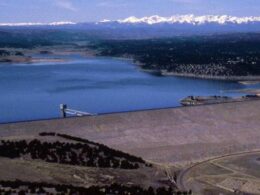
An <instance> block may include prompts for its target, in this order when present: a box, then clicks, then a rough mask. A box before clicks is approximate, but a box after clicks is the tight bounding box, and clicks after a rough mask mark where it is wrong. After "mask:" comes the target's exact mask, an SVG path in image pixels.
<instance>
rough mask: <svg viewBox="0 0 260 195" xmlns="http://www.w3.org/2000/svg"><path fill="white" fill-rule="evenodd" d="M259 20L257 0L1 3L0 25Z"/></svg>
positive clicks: (26, 0)
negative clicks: (183, 17) (156, 18)
mask: <svg viewBox="0 0 260 195" xmlns="http://www.w3.org/2000/svg"><path fill="white" fill-rule="evenodd" d="M176 14H195V15H205V14H214V15H215V14H218V15H222V14H227V15H233V16H259V15H260V0H0V22H1V23H3V22H8V23H15V22H55V21H72V22H90V21H100V20H102V19H111V20H114V19H122V18H126V17H129V16H137V17H143V16H151V15H160V16H171V15H176Z"/></svg>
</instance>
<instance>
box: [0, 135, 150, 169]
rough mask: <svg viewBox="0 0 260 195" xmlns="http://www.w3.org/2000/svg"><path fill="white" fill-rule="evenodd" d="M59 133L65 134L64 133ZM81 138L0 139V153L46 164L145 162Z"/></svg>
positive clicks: (134, 165) (125, 166)
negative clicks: (47, 139) (78, 140)
mask: <svg viewBox="0 0 260 195" xmlns="http://www.w3.org/2000/svg"><path fill="white" fill-rule="evenodd" d="M60 136H61V137H65V138H68V137H69V136H67V135H60ZM73 139H74V140H75V139H80V138H73ZM82 141H83V140H82ZM84 141H85V143H65V142H64V143H62V142H59V141H56V142H52V143H51V142H41V141H40V140H37V139H34V140H31V141H25V140H21V141H1V144H0V156H3V157H8V158H19V157H22V156H25V155H29V156H30V157H31V158H32V159H40V160H44V161H46V162H50V163H61V164H70V165H80V166H89V167H102V168H121V169H137V168H139V167H140V166H145V165H146V164H145V162H144V161H143V160H142V159H141V158H138V157H134V156H132V155H129V154H126V153H122V152H120V151H116V150H113V149H110V148H108V147H106V146H104V145H101V144H96V143H94V142H90V141H87V140H84ZM147 166H148V165H147Z"/></svg>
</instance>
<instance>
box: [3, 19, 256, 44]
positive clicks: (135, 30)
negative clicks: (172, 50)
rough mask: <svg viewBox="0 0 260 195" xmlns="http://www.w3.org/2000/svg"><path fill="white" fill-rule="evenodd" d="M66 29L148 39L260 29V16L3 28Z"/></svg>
mask: <svg viewBox="0 0 260 195" xmlns="http://www.w3.org/2000/svg"><path fill="white" fill-rule="evenodd" d="M10 29H11V30H12V29H16V30H20V29H22V30H24V29H27V30H38V29H40V30H66V31H68V30H69V31H74V32H83V33H85V34H87V35H88V36H89V35H90V36H92V37H98V38H105V39H108V38H109V39H144V38H165V37H172V36H190V35H209V34H223V33H224V34H226V33H260V17H258V16H247V17H236V16H227V15H204V16H194V15H177V16H171V17H161V16H150V17H143V18H137V17H134V16H132V17H129V18H126V19H120V20H103V21H100V22H86V23H83V22H81V23H74V22H53V23H0V30H2V31H3V30H10Z"/></svg>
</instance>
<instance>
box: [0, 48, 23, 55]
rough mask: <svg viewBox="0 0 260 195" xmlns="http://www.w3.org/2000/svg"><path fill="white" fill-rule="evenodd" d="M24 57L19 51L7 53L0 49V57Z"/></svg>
mask: <svg viewBox="0 0 260 195" xmlns="http://www.w3.org/2000/svg"><path fill="white" fill-rule="evenodd" d="M11 55H14V56H24V54H23V53H22V52H20V51H7V50H4V49H0V57H6V56H11Z"/></svg>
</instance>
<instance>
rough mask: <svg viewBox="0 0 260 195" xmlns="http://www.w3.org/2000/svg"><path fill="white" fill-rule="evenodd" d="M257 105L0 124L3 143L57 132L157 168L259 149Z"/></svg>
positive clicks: (248, 102) (137, 112)
mask: <svg viewBox="0 0 260 195" xmlns="http://www.w3.org/2000/svg"><path fill="white" fill-rule="evenodd" d="M259 108H260V101H259V100H255V101H245V102H232V103H223V104H214V105H203V106H194V107H180V108H169V109H157V110H146V111H136V112H125V113H114V114H104V115H98V116H86V117H75V118H67V119H53V120H41V121H31V122H19V123H9V124H2V125H0V136H1V138H2V139H9V140H11V139H21V138H23V137H27V138H28V137H29V138H35V137H37V136H38V134H39V133H40V132H59V133H66V134H70V135H73V136H77V137H82V138H86V139H89V140H93V141H95V142H99V143H103V144H105V145H108V146H110V147H112V148H115V149H118V150H122V151H124V152H128V153H131V154H134V155H137V156H140V157H143V158H144V159H146V160H148V161H151V162H156V163H169V164H183V163H189V162H196V161H200V160H204V159H207V158H212V157H215V156H221V155H225V154H230V153H235V152H241V151H252V150H257V149H259V148H260V109H259Z"/></svg>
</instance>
